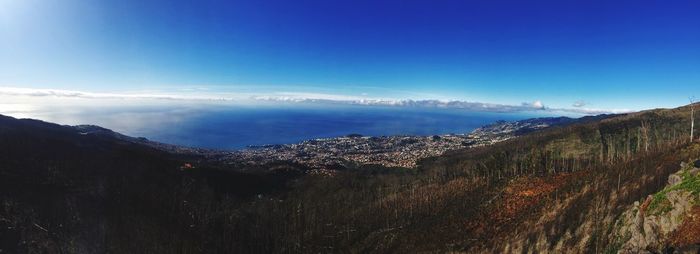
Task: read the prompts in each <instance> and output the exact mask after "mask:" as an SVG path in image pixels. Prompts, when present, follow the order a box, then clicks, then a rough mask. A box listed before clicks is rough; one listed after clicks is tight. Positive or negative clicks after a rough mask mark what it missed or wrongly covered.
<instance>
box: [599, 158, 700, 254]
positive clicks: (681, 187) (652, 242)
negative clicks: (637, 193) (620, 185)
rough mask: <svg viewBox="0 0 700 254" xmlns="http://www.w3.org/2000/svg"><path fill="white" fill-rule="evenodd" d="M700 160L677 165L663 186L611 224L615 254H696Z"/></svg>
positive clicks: (699, 238) (699, 248)
mask: <svg viewBox="0 0 700 254" xmlns="http://www.w3.org/2000/svg"><path fill="white" fill-rule="evenodd" d="M699 166H700V160H698V161H695V162H694V163H692V164H688V163H681V169H680V170H679V171H678V172H676V173H674V174H671V175H670V176H669V177H668V183H667V186H666V187H665V188H664V189H663V190H661V191H659V192H657V193H655V194H653V195H649V196H647V197H646V199H644V200H643V201H642V202H639V201H637V202H635V203H634V204H633V205H632V207H630V208H629V209H628V210H627V211H625V212H624V213H623V214H622V215H621V216H620V217H619V218H618V220H617V222H616V223H615V234H614V236H613V237H614V238H615V239H614V240H613V246H614V247H615V248H613V250H615V251H617V253H700V168H698V167H699Z"/></svg>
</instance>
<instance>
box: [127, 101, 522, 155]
mask: <svg viewBox="0 0 700 254" xmlns="http://www.w3.org/2000/svg"><path fill="white" fill-rule="evenodd" d="M531 117H535V115H526V114H512V113H483V112H465V111H461V110H453V109H419V108H395V107H305V108H298V107H294V108H228V109H221V110H211V111H201V112H198V113H196V114H193V115H191V116H190V117H189V118H187V119H185V120H183V121H180V122H178V123H176V124H173V125H171V126H170V127H169V128H157V129H152V130H149V129H142V130H131V131H128V132H132V133H133V134H138V135H139V136H144V137H147V138H149V139H151V140H156V141H161V142H165V143H172V144H178V145H186V146H193V147H204V148H218V149H240V148H245V147H247V146H255V145H266V144H288V143H297V142H301V141H304V140H308V139H315V138H329V137H338V136H345V135H348V134H353V133H354V134H361V135H366V136H385V135H434V134H449V133H468V132H470V131H472V130H474V129H475V128H478V127H480V126H483V125H485V124H489V123H492V122H495V121H497V120H507V121H512V120H520V119H525V118H531ZM127 134H128V133H127Z"/></svg>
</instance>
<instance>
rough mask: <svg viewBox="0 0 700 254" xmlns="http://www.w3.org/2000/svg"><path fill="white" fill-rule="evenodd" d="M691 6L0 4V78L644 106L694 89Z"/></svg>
mask: <svg viewBox="0 0 700 254" xmlns="http://www.w3.org/2000/svg"><path fill="white" fill-rule="evenodd" d="M698 13H700V1H640V0H636V1H408V0H402V1H328V0H325V1H259V0H255V1H206V0H205V1H165V0H162V1H154V0H138V1H137V0H123V1H99V0H95V1H80V0H64V1H40V0H0V87H2V86H5V87H15V88H18V87H19V88H42V89H63V90H72V91H85V92H93V93H100V92H102V93H106V92H109V93H119V92H124V91H157V92H159V93H169V92H173V93H175V92H178V93H183V92H184V91H190V90H192V89H199V90H202V91H209V92H210V93H225V92H229V93H238V92H241V93H255V94H268V93H269V94H275V93H280V92H288V93H296V94H329V95H335V96H354V97H353V98H356V97H357V98H361V97H368V98H396V99H449V100H461V101H471V102H484V103H496V104H507V105H520V103H521V102H533V101H541V102H542V103H544V104H545V105H547V106H548V107H556V108H571V107H573V104H574V103H575V102H577V101H582V102H584V103H583V104H585V105H578V106H581V107H590V108H602V109H632V110H638V109H646V108H655V107H673V106H678V105H682V104H684V103H687V97H688V95H689V94H695V95H698V96H700V15H698Z"/></svg>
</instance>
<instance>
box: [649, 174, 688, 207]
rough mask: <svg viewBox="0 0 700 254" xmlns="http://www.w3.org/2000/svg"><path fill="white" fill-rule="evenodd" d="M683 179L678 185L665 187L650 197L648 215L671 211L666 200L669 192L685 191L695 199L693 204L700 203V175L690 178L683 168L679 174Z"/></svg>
mask: <svg viewBox="0 0 700 254" xmlns="http://www.w3.org/2000/svg"><path fill="white" fill-rule="evenodd" d="M680 176H681V178H682V179H683V180H682V181H681V182H680V183H679V184H676V185H674V186H670V187H666V188H664V189H663V190H661V191H659V192H657V193H656V194H654V195H653V196H652V200H651V203H650V204H649V209H648V211H649V213H650V214H654V215H659V214H664V213H667V212H669V211H671V210H672V209H673V207H672V204H671V202H670V201H669V200H668V198H667V197H666V195H667V194H668V193H669V192H671V191H677V190H681V191H687V192H690V193H691V194H692V195H693V196H695V199H694V200H693V201H692V202H694V203H695V204H697V203H700V198H699V195H698V194H700V174H698V175H695V176H692V175H690V172H688V169H687V168H685V169H683V171H682V172H681V173H680Z"/></svg>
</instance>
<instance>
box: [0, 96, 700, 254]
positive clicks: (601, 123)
mask: <svg viewBox="0 0 700 254" xmlns="http://www.w3.org/2000/svg"><path fill="white" fill-rule="evenodd" d="M689 127H690V109H689V107H681V108H677V109H660V110H650V111H645V112H639V113H633V114H627V115H620V116H615V117H610V118H605V119H602V120H597V119H596V120H592V121H584V122H579V123H573V124H568V125H563V126H558V127H552V128H548V129H545V130H541V131H536V132H533V133H530V134H528V135H525V136H522V137H518V138H515V139H511V140H508V141H505V142H501V143H498V144H495V145H491V146H486V147H480V148H473V149H465V150H460V151H454V152H450V153H448V154H445V155H443V156H440V157H434V158H429V159H426V160H423V161H421V163H420V166H419V167H418V168H417V169H396V168H392V169H386V168H381V167H378V166H371V167H370V166H367V167H361V168H358V169H356V170H348V171H343V172H340V173H338V174H336V175H334V176H332V177H329V176H322V175H308V174H304V172H305V169H304V168H303V167H301V166H299V165H294V164H289V163H284V162H279V163H276V164H274V165H266V166H264V167H262V168H260V169H259V170H246V171H245V173H241V171H240V170H239V169H236V168H231V166H225V165H219V164H210V163H207V162H206V160H203V159H201V158H197V157H196V156H190V157H183V156H182V155H177V156H176V155H172V154H168V153H165V152H162V151H159V150H155V149H153V148H150V147H145V146H143V145H138V144H135V143H130V142H127V141H124V140H118V139H115V138H110V137H106V136H99V135H81V133H80V132H79V131H76V130H75V129H74V128H69V127H65V126H58V125H53V124H48V123H43V122H37V121H31V120H17V119H12V118H7V117H3V118H2V119H0V161H1V162H2V164H1V165H0V176H1V177H0V190H1V191H0V201H1V202H2V203H0V205H1V206H0V239H1V240H0V249H3V250H4V251H9V252H20V253H25V252H42V251H45V252H69V253H76V252H77V253H80V252H88V253H95V252H97V253H99V252H117V253H153V252H157V253H261V252H262V253H270V252H272V253H299V252H304V253H308V252H312V253H316V252H341V253H346V252H350V253H356V252H362V253H366V252H370V253H385V252H395V253H406V252H445V251H450V250H451V251H458V252H459V251H463V252H467V253H474V252H484V253H498V252H522V251H526V252H541V253H543V252H561V251H564V250H567V251H571V252H589V253H593V252H596V253H601V252H606V251H608V252H615V251H616V250H617V249H616V248H619V246H616V244H615V237H616V236H615V232H614V229H613V225H614V224H615V221H616V219H618V218H619V217H620V215H621V214H622V213H623V212H624V211H625V210H626V209H627V208H628V207H629V206H630V205H632V204H633V203H634V202H635V201H639V200H642V199H644V198H645V197H646V196H647V195H649V194H652V193H654V192H657V191H659V190H661V189H662V188H663V186H664V185H665V182H666V178H667V176H668V175H669V174H671V173H672V172H676V171H677V170H678V165H679V163H680V162H682V161H686V162H687V161H692V160H694V159H697V158H700V144H699V143H697V142H695V143H691V142H690V140H689V132H690V130H689ZM696 133H697V131H696ZM186 163H192V164H193V165H192V167H189V166H184V165H186Z"/></svg>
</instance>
